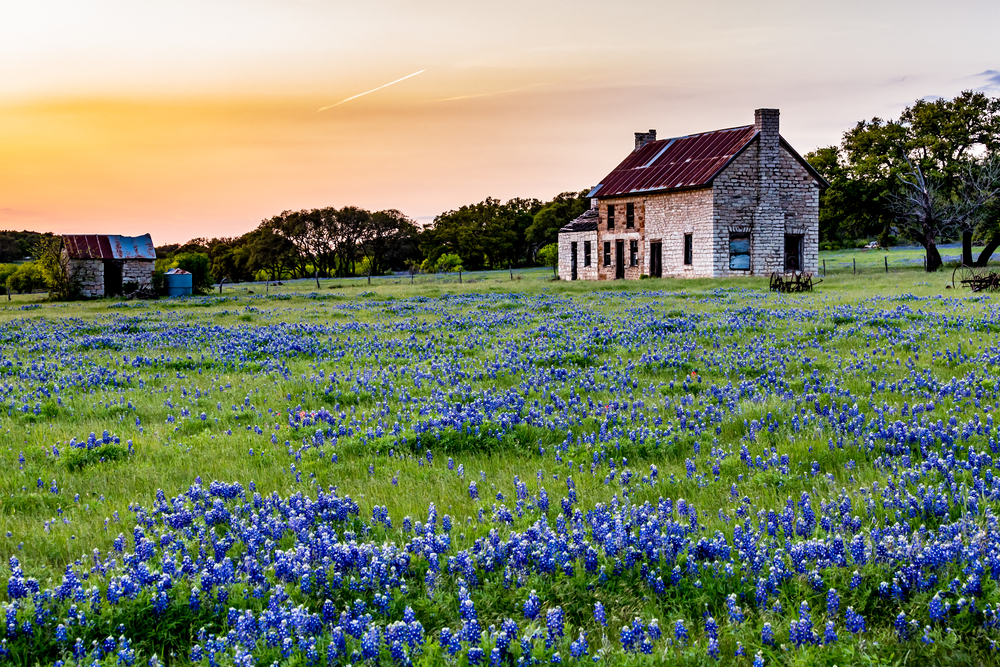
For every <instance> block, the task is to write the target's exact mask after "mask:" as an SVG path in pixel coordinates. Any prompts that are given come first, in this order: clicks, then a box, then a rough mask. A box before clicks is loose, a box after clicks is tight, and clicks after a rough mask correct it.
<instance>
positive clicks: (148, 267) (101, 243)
mask: <svg viewBox="0 0 1000 667" xmlns="http://www.w3.org/2000/svg"><path fill="white" fill-rule="evenodd" d="M62 239H63V250H62V251H63V258H64V260H66V261H67V262H68V265H69V274H70V277H71V278H72V279H74V280H76V281H77V282H78V284H79V286H80V293H81V294H82V295H83V296H87V297H94V296H116V295H119V294H122V293H123V288H124V287H125V286H126V285H128V284H130V283H134V284H135V285H137V286H147V287H149V286H151V285H152V282H153V267H154V264H155V263H156V249H155V248H154V247H153V238H152V237H151V236H150V235H149V234H143V235H142V236H117V235H113V234H66V235H63V237H62Z"/></svg>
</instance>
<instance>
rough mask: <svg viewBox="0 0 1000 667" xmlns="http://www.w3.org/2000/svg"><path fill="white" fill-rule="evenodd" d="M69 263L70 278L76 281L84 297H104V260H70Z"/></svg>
mask: <svg viewBox="0 0 1000 667" xmlns="http://www.w3.org/2000/svg"><path fill="white" fill-rule="evenodd" d="M68 261H69V275H70V278H71V279H72V280H74V281H76V283H77V285H78V286H79V288H80V294H81V295H82V296H86V297H94V296H104V260H102V259H70V260H68Z"/></svg>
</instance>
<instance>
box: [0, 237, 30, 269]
mask: <svg viewBox="0 0 1000 667" xmlns="http://www.w3.org/2000/svg"><path fill="white" fill-rule="evenodd" d="M23 258H24V254H23V253H22V252H21V246H20V244H19V243H18V242H17V239H16V238H14V237H13V236H11V235H9V234H0V262H16V261H18V260H20V259H23Z"/></svg>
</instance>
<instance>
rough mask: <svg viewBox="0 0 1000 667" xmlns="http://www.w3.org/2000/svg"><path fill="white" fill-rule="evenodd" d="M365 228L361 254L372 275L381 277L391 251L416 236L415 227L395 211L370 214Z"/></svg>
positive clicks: (386, 267)
mask: <svg viewBox="0 0 1000 667" xmlns="http://www.w3.org/2000/svg"><path fill="white" fill-rule="evenodd" d="M367 227H368V229H367V233H366V234H365V235H364V248H363V252H364V254H365V255H366V256H367V257H368V261H369V266H370V267H371V272H372V274H374V275H381V274H382V273H384V272H385V271H386V270H387V269H388V268H389V263H390V262H391V260H392V257H391V253H392V252H393V250H395V249H396V248H398V247H400V246H402V245H404V244H406V243H408V242H410V241H411V240H412V239H414V238H415V237H416V235H417V225H416V224H415V223H414V222H413V221H412V220H410V219H409V218H407V217H406V216H405V215H403V214H402V213H400V212H399V211H397V210H395V209H389V210H387V211H378V212H376V213H372V214H371V215H370V216H369V219H368V225H367Z"/></svg>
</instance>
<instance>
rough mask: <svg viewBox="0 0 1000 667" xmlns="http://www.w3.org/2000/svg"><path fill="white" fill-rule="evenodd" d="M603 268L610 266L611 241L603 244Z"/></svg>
mask: <svg viewBox="0 0 1000 667" xmlns="http://www.w3.org/2000/svg"><path fill="white" fill-rule="evenodd" d="M604 266H611V241H605V242H604Z"/></svg>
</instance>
